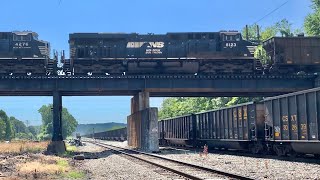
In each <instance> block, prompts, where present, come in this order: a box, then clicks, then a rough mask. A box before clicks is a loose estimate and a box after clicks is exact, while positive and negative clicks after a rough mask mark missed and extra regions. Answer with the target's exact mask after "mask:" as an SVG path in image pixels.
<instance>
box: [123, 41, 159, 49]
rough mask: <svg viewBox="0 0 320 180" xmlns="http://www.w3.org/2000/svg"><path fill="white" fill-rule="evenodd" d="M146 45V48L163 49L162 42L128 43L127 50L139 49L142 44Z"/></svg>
mask: <svg viewBox="0 0 320 180" xmlns="http://www.w3.org/2000/svg"><path fill="white" fill-rule="evenodd" d="M146 43H147V44H148V45H147V48H163V47H164V42H128V43H127V48H141V47H142V46H143V45H144V44H146Z"/></svg>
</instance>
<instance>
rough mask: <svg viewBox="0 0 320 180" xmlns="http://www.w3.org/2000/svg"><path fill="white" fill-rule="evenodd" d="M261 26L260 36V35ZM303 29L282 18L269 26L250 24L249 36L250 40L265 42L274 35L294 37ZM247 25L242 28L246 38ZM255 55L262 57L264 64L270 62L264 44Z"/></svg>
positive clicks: (259, 46)
mask: <svg viewBox="0 0 320 180" xmlns="http://www.w3.org/2000/svg"><path fill="white" fill-rule="evenodd" d="M258 28H259V32H260V34H259V37H258V33H257V32H258ZM301 32H302V31H301V30H300V29H295V30H294V29H293V28H292V24H291V23H290V22H289V21H288V20H287V19H282V20H281V21H279V22H277V23H275V24H274V25H271V26H268V27H265V28H263V27H261V26H259V25H258V24H253V25H249V26H248V37H249V41H253V42H258V43H260V42H263V41H266V40H268V39H270V38H272V37H274V36H285V37H292V36H294V35H297V34H300V33H301ZM246 34H247V33H246V27H244V28H243V29H242V36H243V37H244V39H246ZM259 41H260V42H259ZM254 57H255V58H257V59H260V60H261V62H262V63H263V64H267V63H269V62H270V57H269V56H267V52H266V51H265V49H263V47H262V45H261V44H260V45H258V47H257V48H256V51H255V53H254Z"/></svg>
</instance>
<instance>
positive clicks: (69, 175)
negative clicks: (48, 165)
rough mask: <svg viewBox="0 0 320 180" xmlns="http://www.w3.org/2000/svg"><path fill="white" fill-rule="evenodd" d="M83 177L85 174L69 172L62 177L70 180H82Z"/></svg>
mask: <svg viewBox="0 0 320 180" xmlns="http://www.w3.org/2000/svg"><path fill="white" fill-rule="evenodd" d="M85 176H86V175H85V173H84V172H82V171H70V172H68V173H67V174H65V175H64V177H67V178H70V179H83V178H84V177H85Z"/></svg>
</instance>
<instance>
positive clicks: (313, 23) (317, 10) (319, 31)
mask: <svg viewBox="0 0 320 180" xmlns="http://www.w3.org/2000/svg"><path fill="white" fill-rule="evenodd" d="M311 1H312V6H311V8H312V9H313V12H312V13H310V14H308V16H307V17H306V18H305V21H304V29H305V31H306V33H307V34H308V35H309V36H319V35H320V1H319V0H311Z"/></svg>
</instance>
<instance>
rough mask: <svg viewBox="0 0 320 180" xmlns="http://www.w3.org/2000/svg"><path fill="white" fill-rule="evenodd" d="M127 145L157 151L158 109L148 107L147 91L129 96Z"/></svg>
mask: <svg viewBox="0 0 320 180" xmlns="http://www.w3.org/2000/svg"><path fill="white" fill-rule="evenodd" d="M127 125H128V128H127V129H128V145H129V146H131V147H134V148H139V149H143V150H146V151H159V138H158V109H157V108H150V105H149V92H139V93H138V94H136V95H135V96H133V98H131V115H130V116H128V118H127Z"/></svg>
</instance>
